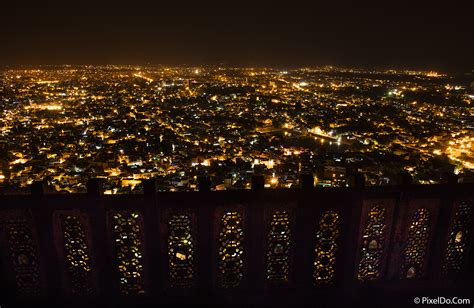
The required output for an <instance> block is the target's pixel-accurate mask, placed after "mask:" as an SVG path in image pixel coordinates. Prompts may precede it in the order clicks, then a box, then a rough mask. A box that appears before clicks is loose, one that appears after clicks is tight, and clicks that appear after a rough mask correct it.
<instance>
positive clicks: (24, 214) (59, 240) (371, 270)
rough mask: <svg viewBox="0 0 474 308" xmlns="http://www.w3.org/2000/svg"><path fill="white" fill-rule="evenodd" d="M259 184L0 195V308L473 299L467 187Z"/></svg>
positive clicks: (472, 195) (471, 197) (472, 197)
mask: <svg viewBox="0 0 474 308" xmlns="http://www.w3.org/2000/svg"><path fill="white" fill-rule="evenodd" d="M255 183H256V184H255V185H254V189H252V190H241V191H219V192H211V191H206V189H205V187H204V188H203V189H202V190H203V191H200V192H189V193H156V192H155V191H154V186H153V182H152V181H148V182H147V183H145V194H143V195H102V194H101V190H100V183H99V182H98V181H93V182H91V183H90V184H89V187H88V191H89V193H88V194H47V193H44V191H43V189H42V187H41V186H40V184H38V183H37V184H36V185H35V186H34V187H33V188H32V195H27V196H0V227H1V229H0V231H1V232H0V235H1V237H0V248H1V250H0V253H1V255H0V257H1V259H0V260H1V264H0V265H1V290H2V291H1V296H0V305H1V307H2V308H3V307H9V306H13V305H33V306H37V305H38V304H47V305H49V306H51V305H53V304H57V305H64V306H77V307H83V306H85V305H87V306H100V307H103V306H107V307H114V306H122V305H123V306H128V305H137V304H150V305H152V304H153V305H155V304H158V305H160V306H168V305H175V304H183V305H184V304H187V305H193V304H207V305H225V306H242V307H247V306H250V307H262V306H268V307H275V306H277V307H284V306H292V305H297V306H314V307H326V306H327V307H351V306H357V307H371V306H376V307H382V306H383V307H406V306H411V305H414V306H415V304H414V301H416V299H415V298H416V297H419V298H420V301H422V300H424V301H425V302H426V301H428V299H426V298H425V299H423V297H430V300H431V299H436V298H438V297H443V298H444V301H446V299H448V300H453V298H457V299H454V300H458V301H459V300H461V299H469V300H470V302H471V304H470V305H457V306H458V307H472V306H473V305H474V287H473V286H474V272H473V263H474V262H473V255H474V254H473V252H472V242H473V236H472V232H473V231H474V230H473V221H474V217H473V215H474V213H473V211H474V185H473V184H454V183H451V184H442V185H429V186H426V185H398V186H386V187H363V185H359V186H357V185H355V186H354V187H351V188H325V189H318V188H312V187H311V185H309V186H308V185H307V186H306V187H305V188H303V189H291V190H264V189H262V188H261V186H260V185H259V182H258V181H256V182H255ZM303 186H304V185H303ZM438 300H441V301H443V299H438ZM418 306H423V305H422V304H419V305H418Z"/></svg>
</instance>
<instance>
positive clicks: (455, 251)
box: [443, 201, 473, 276]
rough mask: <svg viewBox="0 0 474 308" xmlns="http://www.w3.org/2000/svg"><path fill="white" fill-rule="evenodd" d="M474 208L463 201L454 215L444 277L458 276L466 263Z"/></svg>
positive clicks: (444, 266)
mask: <svg viewBox="0 0 474 308" xmlns="http://www.w3.org/2000/svg"><path fill="white" fill-rule="evenodd" d="M472 211H473V207H472V205H469V204H468V203H467V202H466V201H462V202H461V203H460V204H459V206H458V208H457V210H456V214H455V215H454V220H453V224H452V226H451V230H450V231H449V238H448V245H447V247H446V253H445V260H444V265H443V276H449V275H453V274H458V273H459V272H460V271H461V270H462V266H463V264H464V262H465V258H466V253H467V249H468V248H469V247H468V245H469V241H470V239H471V238H472V235H471V230H472V223H473V217H472V215H473V213H472Z"/></svg>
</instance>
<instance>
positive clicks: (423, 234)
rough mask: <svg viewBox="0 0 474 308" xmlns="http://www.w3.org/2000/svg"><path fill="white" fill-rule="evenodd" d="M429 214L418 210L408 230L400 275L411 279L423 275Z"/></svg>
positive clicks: (428, 233) (428, 231)
mask: <svg viewBox="0 0 474 308" xmlns="http://www.w3.org/2000/svg"><path fill="white" fill-rule="evenodd" d="M429 228H430V212H429V211H428V210H427V209H425V208H420V209H418V210H417V211H416V212H415V214H414V215H413V218H412V220H411V224H410V228H409V229H408V240H407V244H406V247H405V250H404V264H403V269H402V275H403V277H404V278H408V279H412V278H418V277H421V276H422V275H423V264H424V262H425V256H426V251H427V247H428V240H429V237H430V230H429Z"/></svg>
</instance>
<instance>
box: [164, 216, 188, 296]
mask: <svg viewBox="0 0 474 308" xmlns="http://www.w3.org/2000/svg"><path fill="white" fill-rule="evenodd" d="M168 226H169V236H168V267H169V281H170V284H171V286H173V287H190V286H192V284H193V280H194V264H193V260H194V241H193V238H192V235H191V218H190V216H189V215H185V214H175V215H172V216H171V219H170V220H169V223H168Z"/></svg>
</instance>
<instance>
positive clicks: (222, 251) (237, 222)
mask: <svg viewBox="0 0 474 308" xmlns="http://www.w3.org/2000/svg"><path fill="white" fill-rule="evenodd" d="M220 230H221V232H220V233H219V273H218V281H219V286H220V287H222V288H235V287H238V286H240V284H241V282H242V279H243V277H244V259H243V258H244V244H243V241H244V230H243V220H242V214H241V212H240V211H237V210H232V211H227V212H226V213H225V214H224V215H223V216H222V219H221V229H220Z"/></svg>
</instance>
